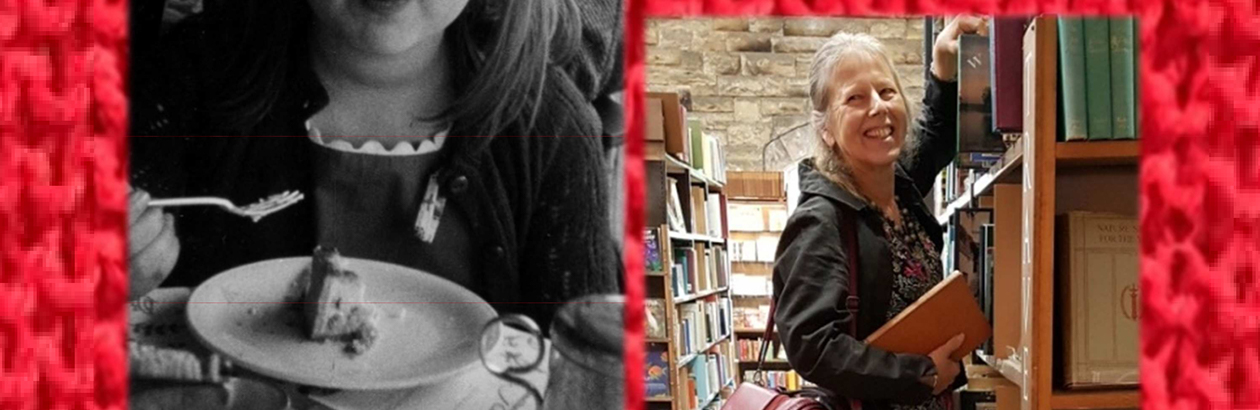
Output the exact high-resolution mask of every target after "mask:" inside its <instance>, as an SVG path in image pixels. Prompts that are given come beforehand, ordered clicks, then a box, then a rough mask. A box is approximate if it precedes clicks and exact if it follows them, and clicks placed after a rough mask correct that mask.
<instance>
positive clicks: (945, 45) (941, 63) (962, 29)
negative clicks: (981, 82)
mask: <svg viewBox="0 0 1260 410" xmlns="http://www.w3.org/2000/svg"><path fill="white" fill-rule="evenodd" d="M963 34H980V35H982V36H987V35H989V20H988V19H987V18H985V17H980V16H973V15H961V16H957V17H954V19H953V20H951V21H950V22H949V24H948V25H946V26H945V28H944V29H942V30H941V34H940V35H938V36H937V37H936V43H935V44H933V46H932V75H935V76H936V79H938V80H941V81H953V80H954V77H955V76H957V75H958V38H959V37H961V36H962V35H963Z"/></svg>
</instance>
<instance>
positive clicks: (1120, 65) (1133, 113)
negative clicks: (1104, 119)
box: [1110, 17, 1137, 139]
mask: <svg viewBox="0 0 1260 410" xmlns="http://www.w3.org/2000/svg"><path fill="white" fill-rule="evenodd" d="M1110 31H1111V115H1112V117H1113V122H1112V136H1113V137H1114V138H1115V139H1134V138H1137V133H1136V132H1134V131H1135V130H1134V126H1135V124H1136V122H1135V120H1136V119H1137V98H1136V93H1135V88H1136V87H1137V83H1136V81H1135V79H1136V78H1137V75H1136V69H1135V66H1134V58H1133V50H1134V41H1133V40H1134V36H1133V17H1121V18H1116V19H1112V20H1111V23H1110Z"/></svg>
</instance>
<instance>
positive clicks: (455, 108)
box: [201, 0, 599, 136]
mask: <svg viewBox="0 0 1260 410" xmlns="http://www.w3.org/2000/svg"><path fill="white" fill-rule="evenodd" d="M212 1H214V3H210V4H208V5H207V10H206V15H205V16H204V18H205V19H206V20H207V21H206V27H207V35H208V36H210V37H211V38H215V39H216V40H214V41H207V42H206V45H207V46H208V47H210V48H211V49H210V50H208V52H209V53H211V55H215V56H217V58H220V60H219V61H221V64H216V66H217V67H213V68H206V69H204V71H202V72H203V73H205V75H206V76H207V77H208V78H207V79H206V80H207V83H206V86H205V87H204V90H203V92H204V93H205V94H204V95H202V96H201V105H202V106H201V115H202V116H204V118H205V119H206V120H207V122H209V123H210V124H214V125H215V126H216V127H223V128H225V130H224V131H228V132H233V133H241V134H248V133H250V130H251V129H252V128H253V127H254V126H255V125H256V124H258V123H259V122H260V121H261V120H262V119H263V118H264V117H265V116H266V115H267V114H268V113H269V112H271V110H272V108H273V107H274V106H275V105H276V104H278V103H279V99H280V97H281V95H282V93H283V92H285V91H286V90H285V87H286V85H288V84H290V80H292V79H290V78H288V77H289V76H290V75H292V73H293V72H294V71H293V67H291V66H290V65H291V64H294V63H296V64H309V62H308V61H301V60H298V59H297V58H295V57H297V56H304V55H306V54H307V51H306V50H302V49H300V48H299V47H298V46H299V45H301V46H305V44H304V43H298V42H295V40H297V39H299V38H305V37H306V36H307V33H306V32H305V30H309V27H310V26H309V25H310V24H311V22H312V21H313V17H312V12H311V10H310V6H309V5H308V4H307V0H217V1H215V0H212ZM580 29H581V27H580V22H579V12H578V10H577V7H576V6H575V5H574V3H573V0H470V1H469V3H468V6H467V7H466V8H465V9H464V11H463V13H462V14H460V16H459V17H458V18H456V20H455V21H454V22H453V23H452V24H451V26H450V27H448V28H447V30H446V40H447V41H448V42H449V43H450V46H451V50H452V52H453V54H454V56H453V64H454V66H453V67H452V68H453V70H452V73H453V74H452V79H453V81H455V83H456V84H455V87H454V88H455V90H456V94H455V95H456V96H457V97H456V99H455V101H454V102H453V103H452V104H451V106H450V107H448V109H447V110H446V111H445V112H444V113H442V114H441V117H442V118H441V119H443V120H447V121H449V122H450V123H451V124H452V130H451V134H452V135H483V136H490V135H506V134H512V135H555V134H557V133H566V132H579V133H598V132H599V130H582V129H581V124H580V123H578V122H577V121H576V120H574V119H571V118H568V116H564V115H560V116H547V115H540V112H541V111H542V110H561V109H565V108H570V109H576V108H577V104H579V102H580V101H581V100H582V98H583V96H582V93H581V92H580V91H579V90H578V89H577V87H576V86H575V85H574V84H573V81H571V80H569V78H568V76H566V75H564V68H563V67H564V65H565V64H566V63H568V62H569V61H570V60H571V59H572V57H573V55H572V53H574V52H575V51H576V50H577V49H578V48H579V43H580V41H581V39H580V36H581V33H580ZM552 117H556V118H552ZM539 118H546V120H545V121H539ZM589 135H595V134H589Z"/></svg>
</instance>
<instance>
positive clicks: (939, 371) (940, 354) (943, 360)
mask: <svg viewBox="0 0 1260 410" xmlns="http://www.w3.org/2000/svg"><path fill="white" fill-rule="evenodd" d="M964 338H965V335H963V334H961V333H960V334H958V336H954V338H952V339H949V341H948V342H945V344H943V345H941V347H938V348H936V350H933V351H932V353H929V354H928V358H929V359H932V363H933V364H934V365H936V377H935V378H933V379H929V380H925V381H924V384H928V385H931V386H932V394H941V392H942V391H944V390H945V388H947V387H949V385H950V384H952V383H953V382H954V378H955V377H958V372H959V371H962V369H961V368H960V367H959V364H958V362H956V361H954V360H952V359H950V358H949V357H950V356H951V355H953V354H954V351H955V350H958V347H959V346H961V345H962V342H963V339H964Z"/></svg>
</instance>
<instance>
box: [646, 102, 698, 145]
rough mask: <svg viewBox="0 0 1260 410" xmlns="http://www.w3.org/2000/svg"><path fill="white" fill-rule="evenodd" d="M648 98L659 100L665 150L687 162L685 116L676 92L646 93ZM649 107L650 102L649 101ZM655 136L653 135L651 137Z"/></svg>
mask: <svg viewBox="0 0 1260 410" xmlns="http://www.w3.org/2000/svg"><path fill="white" fill-rule="evenodd" d="M648 99H649V101H651V100H659V101H660V102H661V116H662V118H661V119H662V120H663V125H664V133H663V137H664V139H665V152H666V153H668V154H670V155H673V156H675V157H676V158H678V159H680V160H682V161H683V162H688V157H687V152H688V151H690V147H687V146H686V143H687V141H686V138H685V137H686V135H687V133H686V130H687V127H686V125H685V124H686V118H685V114H684V111H683V106H682V103H681V101H679V98H678V94H677V93H648ZM649 108H652V107H651V103H649ZM652 138H655V137H652Z"/></svg>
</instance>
